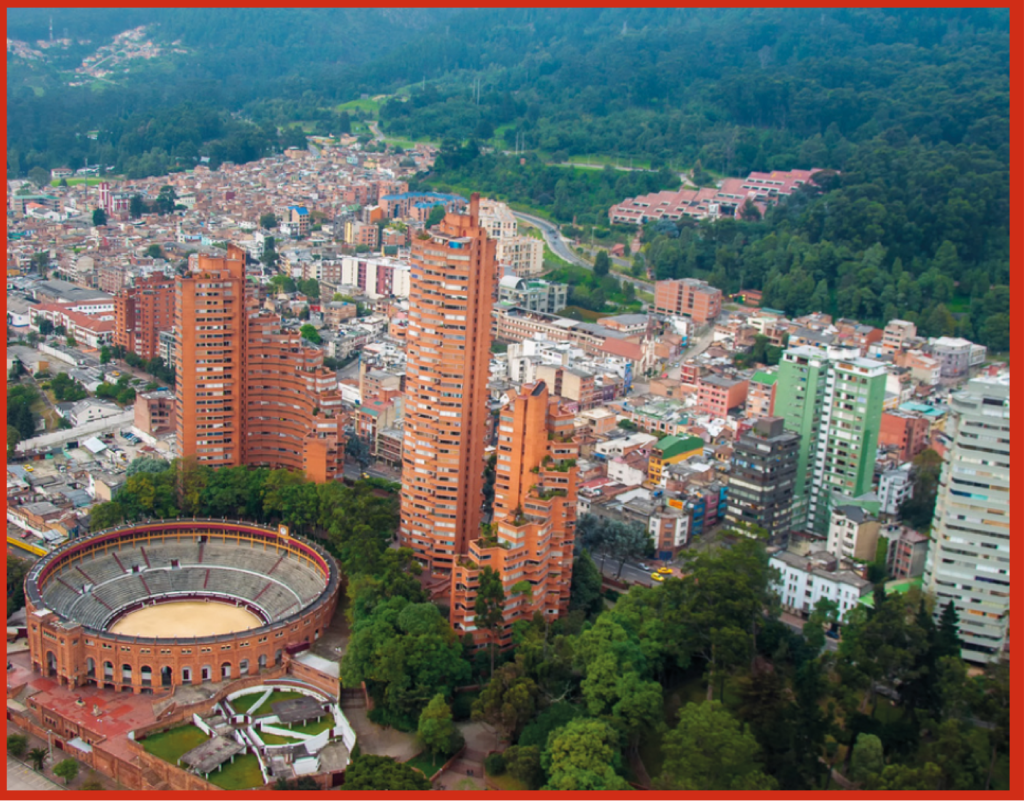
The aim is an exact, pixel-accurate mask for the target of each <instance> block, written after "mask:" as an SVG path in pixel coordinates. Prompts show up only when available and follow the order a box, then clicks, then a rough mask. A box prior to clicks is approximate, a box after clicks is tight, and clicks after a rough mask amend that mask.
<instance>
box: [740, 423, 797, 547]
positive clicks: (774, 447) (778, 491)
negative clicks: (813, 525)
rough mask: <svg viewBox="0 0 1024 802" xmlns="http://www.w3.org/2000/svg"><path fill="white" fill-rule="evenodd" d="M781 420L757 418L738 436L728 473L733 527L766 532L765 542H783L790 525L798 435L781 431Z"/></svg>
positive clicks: (782, 429)
mask: <svg viewBox="0 0 1024 802" xmlns="http://www.w3.org/2000/svg"><path fill="white" fill-rule="evenodd" d="M785 423H786V422H785V420H783V419H782V418H760V419H759V420H757V421H756V422H755V423H754V426H753V428H751V429H750V431H747V432H744V433H743V434H742V435H740V438H739V440H737V441H736V445H735V447H734V449H733V455H732V465H731V468H730V470H729V511H728V513H726V519H727V520H728V521H729V522H730V523H734V524H754V525H756V526H760V527H763V528H764V529H766V530H767V531H768V536H769V543H770V544H772V545H776V544H781V543H784V542H785V540H786V539H787V537H788V535H789V532H790V529H791V528H792V522H793V491H794V488H795V487H796V481H797V461H798V456H799V453H800V435H798V434H797V433H796V432H787V431H786V430H785Z"/></svg>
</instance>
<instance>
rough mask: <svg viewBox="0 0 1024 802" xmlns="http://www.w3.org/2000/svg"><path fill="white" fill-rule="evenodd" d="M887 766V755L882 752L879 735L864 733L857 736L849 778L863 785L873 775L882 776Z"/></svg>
mask: <svg viewBox="0 0 1024 802" xmlns="http://www.w3.org/2000/svg"><path fill="white" fill-rule="evenodd" d="M884 766H885V755H884V754H883V752H882V741H881V739H880V738H879V737H878V736H877V735H872V734H870V733H867V732H862V733H860V734H859V735H858V736H857V743H856V744H855V745H854V747H853V757H852V758H851V759H850V773H849V778H850V779H851V780H853V781H854V782H857V783H863V782H865V781H866V780H868V779H869V778H870V777H871V776H872V775H875V774H880V773H881V771H882V769H883V768H884Z"/></svg>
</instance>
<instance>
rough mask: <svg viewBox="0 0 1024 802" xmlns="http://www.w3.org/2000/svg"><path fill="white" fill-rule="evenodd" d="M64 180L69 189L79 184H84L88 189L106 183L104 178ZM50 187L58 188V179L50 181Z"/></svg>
mask: <svg viewBox="0 0 1024 802" xmlns="http://www.w3.org/2000/svg"><path fill="white" fill-rule="evenodd" d="M64 180H65V181H67V182H68V186H69V187H74V186H78V185H80V184H85V185H86V186H90V187H97V186H99V185H100V184H102V183H103V182H104V181H106V180H107V179H106V178H65V179H64ZM50 186H51V187H59V186H60V179H59V178H57V179H55V180H53V181H51V182H50Z"/></svg>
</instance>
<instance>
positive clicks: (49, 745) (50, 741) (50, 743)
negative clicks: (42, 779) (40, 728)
mask: <svg viewBox="0 0 1024 802" xmlns="http://www.w3.org/2000/svg"><path fill="white" fill-rule="evenodd" d="M46 748H47V750H48V751H49V753H50V763H53V730H47V731H46Z"/></svg>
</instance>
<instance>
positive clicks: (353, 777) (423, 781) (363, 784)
mask: <svg viewBox="0 0 1024 802" xmlns="http://www.w3.org/2000/svg"><path fill="white" fill-rule="evenodd" d="M341 789H342V790H343V791H429V790H430V780H429V779H427V777H426V776H424V774H423V772H421V771H417V770H416V769H414V768H413V767H412V766H409V765H407V764H405V763H399V762H398V761H397V760H395V759H394V758H393V757H386V756H384V755H365V754H359V755H357V756H355V757H353V758H352V762H351V763H350V764H349V766H348V768H347V769H346V770H345V784H344V785H342V786H341Z"/></svg>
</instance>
